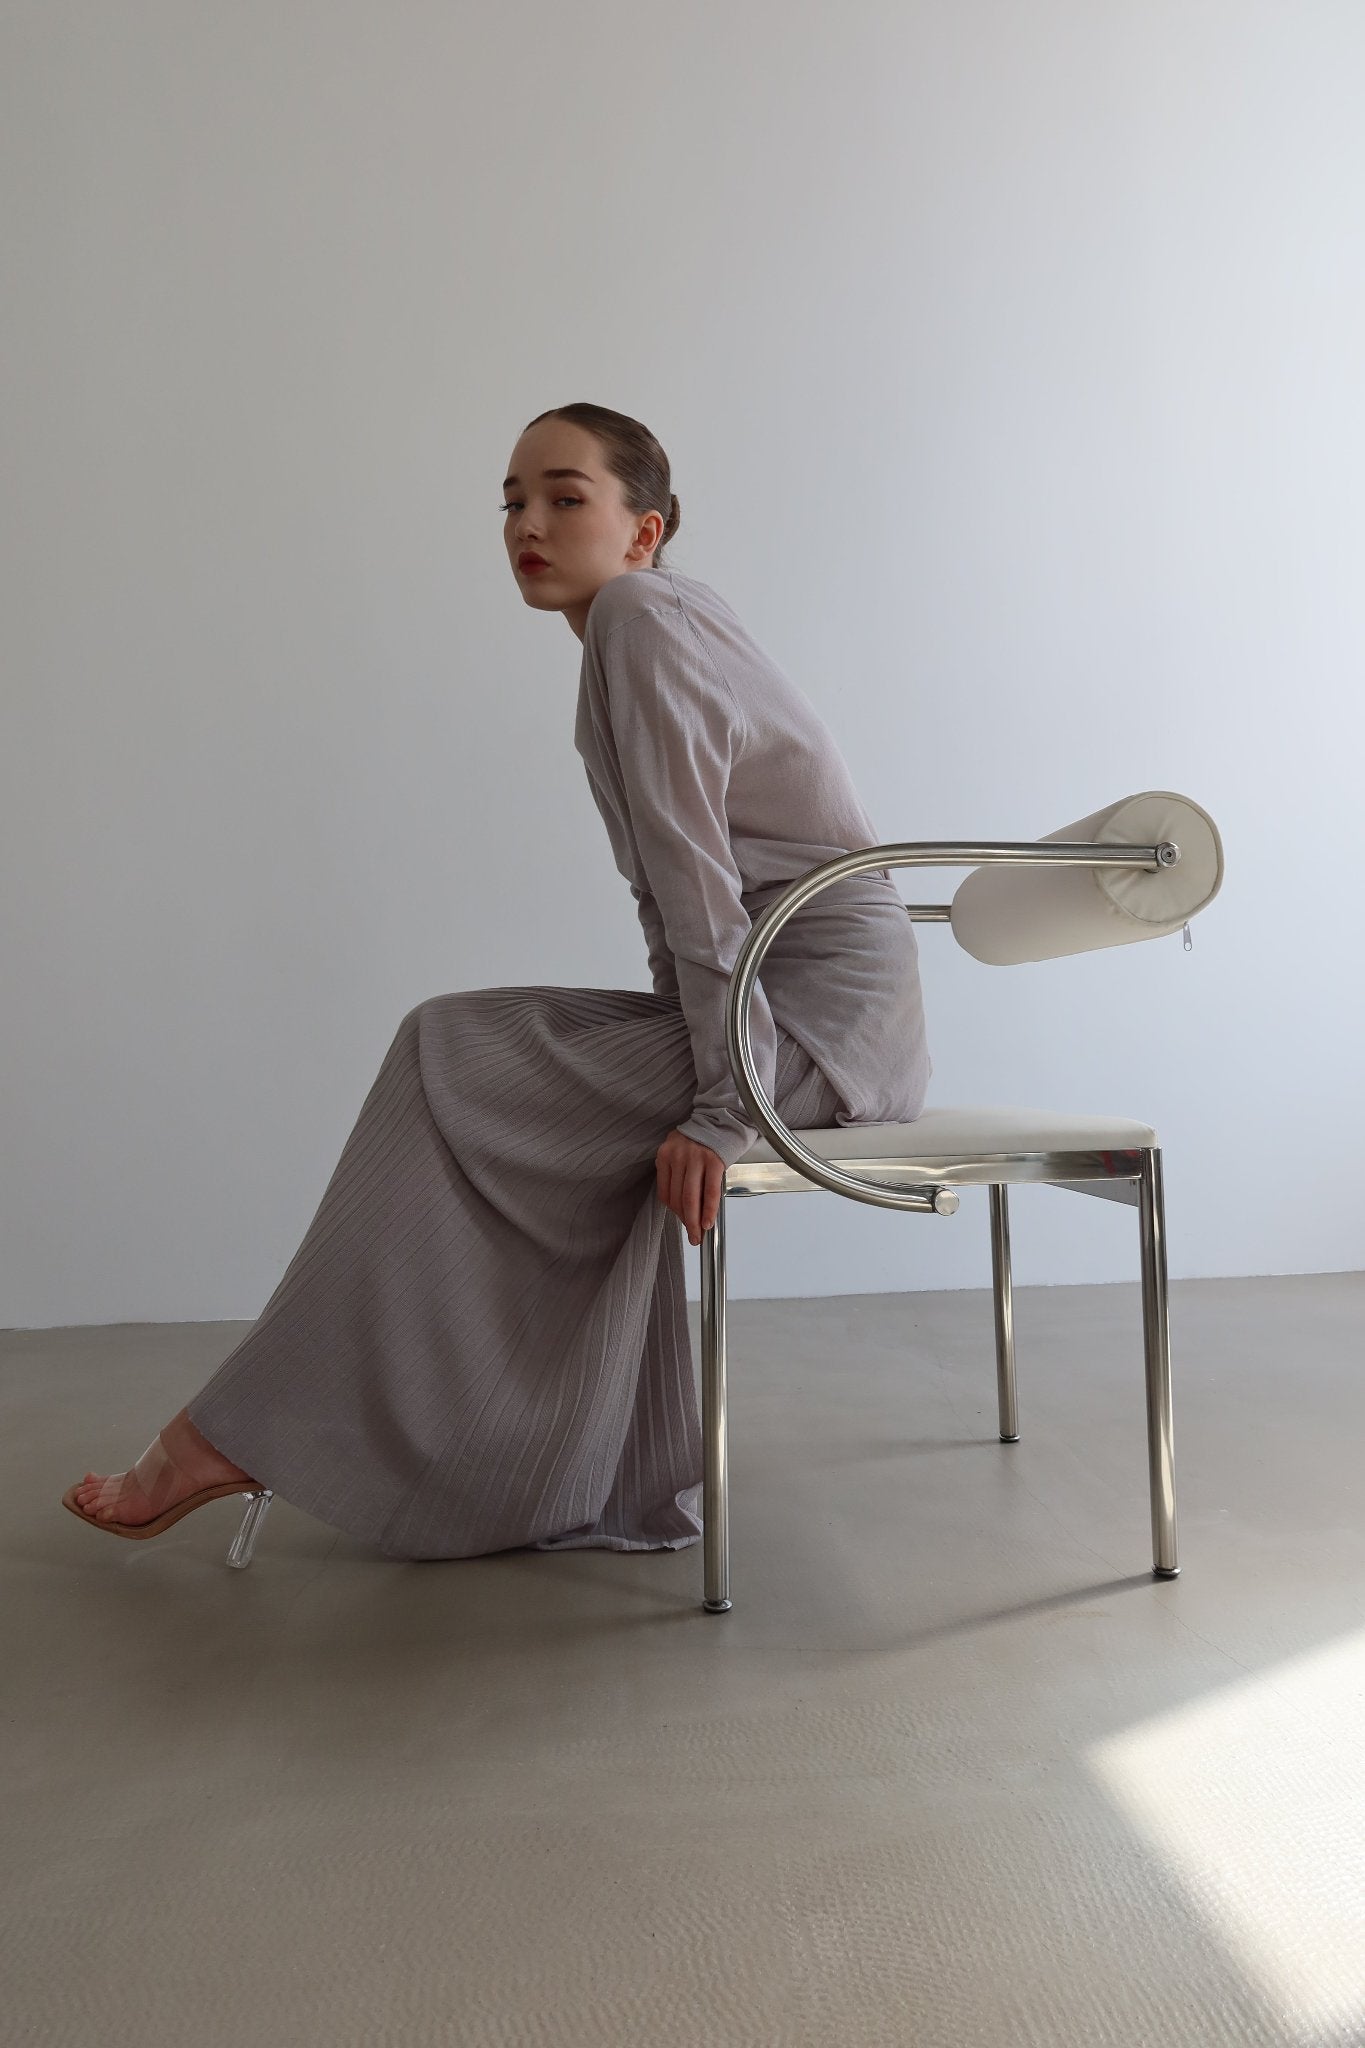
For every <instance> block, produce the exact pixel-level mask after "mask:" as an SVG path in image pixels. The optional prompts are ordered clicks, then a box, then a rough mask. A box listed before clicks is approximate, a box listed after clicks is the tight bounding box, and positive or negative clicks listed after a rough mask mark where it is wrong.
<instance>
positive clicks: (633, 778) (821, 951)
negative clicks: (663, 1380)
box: [574, 569, 930, 1166]
mask: <svg viewBox="0 0 1365 2048" xmlns="http://www.w3.org/2000/svg"><path fill="white" fill-rule="evenodd" d="M574 745H575V747H576V748H577V750H578V752H579V753H580V754H581V755H582V757H583V762H584V766H585V767H586V769H587V772H588V783H589V786H590V788H591V790H592V794H593V796H594V798H595V799H596V802H597V807H598V809H599V810H600V811H601V813H602V817H603V819H604V821H605V823H606V827H607V833H608V836H609V838H610V840H611V846H612V851H613V853H614V855H615V858H616V865H617V867H618V868H619V869H620V871H621V873H622V874H623V875H624V876H625V878H626V880H627V881H628V882H629V884H630V888H631V894H632V895H633V896H634V898H635V900H636V905H637V908H638V911H639V917H640V923H641V926H642V928H643V930H644V934H645V939H646V942H647V945H648V950H649V968H650V974H651V978H652V980H653V985H654V991H655V993H656V994H659V995H663V994H670V995H671V994H676V995H677V996H678V998H679V1000H680V1002H681V1005H682V1010H683V1014H684V1017H685V1019H686V1022H687V1028H688V1034H689V1037H690V1039H691V1041H692V1051H693V1056H694V1060H695V1064H696V1069H697V1094H696V1098H695V1100H694V1103H693V1106H692V1112H691V1115H690V1116H689V1117H688V1119H687V1121H686V1122H685V1123H682V1124H680V1125H679V1126H678V1129H679V1130H681V1131H682V1132H683V1134H684V1135H685V1136H687V1137H689V1138H695V1139H697V1140H698V1142H699V1143H701V1144H703V1145H708V1146H710V1147H711V1149H712V1150H713V1151H714V1152H717V1153H718V1154H719V1155H720V1157H721V1158H722V1159H723V1160H724V1161H725V1163H726V1165H727V1166H729V1165H733V1164H734V1162H735V1161H736V1160H737V1159H739V1158H741V1157H742V1156H743V1154H744V1153H745V1152H747V1151H748V1149H749V1147H750V1146H751V1145H752V1144H753V1143H754V1141H755V1139H756V1138H757V1137H758V1131H757V1129H756V1127H755V1126H754V1125H753V1124H752V1123H751V1122H750V1121H749V1120H748V1111H747V1110H746V1109H745V1107H744V1104H743V1101H742V1099H741V1097H740V1094H739V1090H738V1088H737V1087H736V1085H735V1080H734V1075H733V1073H732V1071H731V1068H730V1059H729V1054H728V1052H727V1050H726V1044H725V1003H726V998H727V995H728V993H729V983H730V976H731V973H732V970H733V968H734V964H735V961H736V959H737V958H738V956H739V950H740V947H741V946H742V944H743V943H744V940H745V939H746V938H747V936H748V934H749V930H750V927H751V924H752V921H753V919H754V918H755V917H756V916H757V914H758V912H759V911H760V910H761V909H762V908H763V907H764V906H765V905H766V904H767V903H770V902H771V901H772V899H773V898H774V897H775V896H778V895H780V894H781V893H782V891H783V889H784V888H786V887H787V886H788V884H789V883H791V882H792V881H794V880H795V879H796V877H797V876H798V875H802V874H805V873H807V872H808V871H809V870H810V869H811V868H814V867H818V866H820V865H821V864H822V863H824V862H825V861H830V860H835V859H837V857H838V856H839V855H840V854H841V853H851V852H852V851H853V850H854V849H855V848H858V847H864V846H877V845H884V844H886V843H887V841H886V840H883V839H881V838H879V836H878V834H877V832H876V830H875V828H874V826H873V824H872V821H871V819H870V818H869V817H868V815H867V813H866V811H865V810H864V809H863V807H862V804H861V803H860V802H859V800H858V796H857V792H856V791H855V789H854V786H853V781H852V777H851V776H850V774H849V771H848V767H847V765H846V764H845V762H844V759H843V756H842V755H841V754H840V752H839V749H838V747H837V746H836V744H835V741H834V739H833V736H832V735H831V733H830V731H829V729H828V727H827V726H826V725H825V724H824V723H823V721H822V720H821V719H820V717H819V716H818V715H817V713H816V711H815V709H814V707H813V706H812V705H811V704H810V702H809V701H808V700H807V698H806V697H805V696H804V695H803V694H802V693H801V692H800V691H799V690H798V689H797V688H796V686H795V685H794V684H793V683H791V682H790V681H789V680H788V679H787V677H786V676H785V675H784V674H783V672H782V670H781V669H780V668H779V667H778V666H777V664H776V663H775V662H773V661H772V660H771V659H770V658H769V657H768V656H767V655H766V654H764V652H763V651H762V649H761V648H760V647H758V646H757V645H756V644H755V642H754V641H753V640H752V639H751V638H750V636H749V634H748V633H747V632H746V631H745V629H744V627H743V625H742V624H741V623H740V620H739V619H738V618H737V617H736V615H735V613H734V612H733V611H732V610H731V609H730V607H729V605H727V604H726V603H725V601H724V599H723V598H721V597H719V596H718V595H717V593H716V592H715V591H714V590H712V589H711V587H710V586H709V584H706V583H701V582H698V581H697V580H696V579H695V578H694V577H691V576H683V575H680V574H679V573H678V572H677V571H676V570H673V569H638V570H628V571H625V572H624V573H623V574H621V575H620V576H615V577H613V578H612V580H611V581H610V582H609V583H604V584H603V585H602V587H601V589H600V590H599V591H598V592H597V594H596V596H595V597H594V599H593V601H592V604H591V606H590V608H589V611H588V619H587V625H586V627H585V629H584V638H583V665H582V670H581V673H580V678H579V692H578V713H577V722H576V726H575V732H574ZM894 836H897V837H902V838H903V837H905V836H906V835H905V834H904V833H903V832H902V833H900V834H897V835H894ZM892 872H893V871H892V870H890V869H887V868H874V869H872V870H871V871H870V872H869V873H867V874H863V875H854V876H845V877H844V878H843V879H842V880H840V881H838V882H835V883H834V884H833V885H832V886H831V887H829V888H827V889H824V890H823V891H822V892H821V893H820V894H819V895H818V896H817V897H815V898H814V900H813V901H812V902H810V903H807V904H805V905H804V906H803V907H802V909H800V910H799V911H797V913H796V915H795V916H794V917H792V918H790V919H789V920H788V922H787V924H786V925H785V926H784V927H783V929H782V931H781V932H779V934H778V936H777V938H776V939H775V940H774V941H773V944H772V946H771V947H770V949H769V950H768V952H767V953H766V954H765V956H764V960H763V965H762V968H761V969H760V971H759V978H758V982H757V983H756V985H755V988H754V993H753V1003H752V1006H751V1009H750V1025H751V1029H750V1035H751V1042H752V1045H753V1051H754V1059H755V1063H756V1065H757V1068H758V1073H759V1077H760V1079H761V1080H762V1082H763V1088H764V1092H765V1094H766V1095H767V1096H768V1099H769V1100H770V1101H771V1100H773V1077H774V1070H775V1065H776V1056H777V1037H776V1030H775V1024H780V1025H781V1027H782V1029H783V1030H784V1031H786V1032H788V1033H789V1034H790V1035H791V1036H792V1037H793V1038H795V1039H796V1040H797V1041H798V1042H799V1043H800V1044H801V1045H803V1046H804V1047H805V1049H806V1051H807V1052H808V1053H809V1054H810V1055H811V1058H812V1059H813V1060H814V1061H815V1063H816V1065H817V1066H818V1067H819V1068H820V1069H821V1071H822V1072H823V1073H824V1074H825V1075H826V1076H827V1077H828V1079H829V1080H830V1081H832V1082H833V1083H834V1086H835V1087H836V1088H837V1089H838V1091H839V1094H840V1097H841V1099H842V1101H843V1103H844V1105H845V1107H844V1109H841V1110H839V1111H838V1112H836V1115H837V1120H838V1121H839V1122H840V1123H902V1122H908V1121H910V1120H911V1119H912V1118H913V1117H916V1116H918V1115H919V1113H920V1111H921V1109H922V1108H923V1106H924V1095H925V1089H926V1087H927V1085H928V1079H929V1073H930V1062H929V1057H928V1052H927V1050H926V1046H925V1034H924V1011H923V1004H922V1000H921V995H920V980H919V955H918V949H917V947H916V943H915V929H914V926H913V925H912V924H911V922H910V919H909V917H908V916H907V915H906V910H905V905H904V903H903V901H902V899H901V897H900V894H899V892H898V891H897V889H896V887H895V884H894V883H893V881H892V878H891V877H892Z"/></svg>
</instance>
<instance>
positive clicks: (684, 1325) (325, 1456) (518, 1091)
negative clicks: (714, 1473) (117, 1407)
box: [187, 986, 840, 1558]
mask: <svg viewBox="0 0 1365 2048" xmlns="http://www.w3.org/2000/svg"><path fill="white" fill-rule="evenodd" d="M696 1086H697V1081H696V1071H695V1068H694V1065H693V1059H692V1049H691V1043H690V1040H689V1037H688V1032H687V1026H686V1023H685V1020H684V1017H683V1013H682V1009H681V1006H680V1004H679V1002H678V999H677V998H676V997H675V996H661V995H652V994H648V993H646V992H644V991H638V990H633V989H594V988H553V987H541V986H530V987H514V988H493V989H473V990H466V991H460V992H456V993H454V994H449V995H438V996H433V997H431V998H429V999H428V1000H427V1001H425V1002H423V1003H419V1004H418V1006H417V1007H416V1008H415V1009H413V1010H410V1011H409V1012H408V1014H407V1016H406V1017H404V1019H403V1021H402V1023H401V1024H400V1025H399V1027H398V1031H397V1034H396V1036H395V1037H394V1040H393V1043H392V1045H391V1046H390V1047H389V1050H388V1052H387V1053H386V1054H385V1056H384V1060H383V1063H382V1065H381V1066H380V1069H379V1072H378V1074H377V1075H376V1076H375V1080H374V1083H373V1085H372V1087H371V1089H370V1092H369V1094H368V1095H367V1096H366V1098H365V1101H364V1104H363V1105H362V1107H361V1110H360V1114H359V1117H358V1118H357V1120H356V1124H355V1127H354V1129H353V1130H352V1132H351V1134H350V1137H349V1138H348V1139H347V1141H346V1144H345V1147H344V1149H343V1151H342V1154H341V1157H340V1159H339V1160H338V1162H337V1166H336V1169H335V1171H334V1172H333V1174H332V1178H331V1180H330V1181H329V1183H328V1185H327V1189H326V1191H325V1193H324V1195H323V1197H322V1200H321V1202H320V1204H319V1206H318V1209H317V1213H316V1214H315V1215H314V1217H313V1220H312V1222H311V1223H310V1224H309V1226H308V1230H307V1233H306V1235H305V1237H304V1239H303V1242H302V1243H301V1244H300V1246H299V1248H298V1250H297V1252H296V1253H295V1255H294V1257H293V1259H292V1260H291V1261H290V1264H289V1266H288V1268H287V1269H286V1271H285V1273H284V1275H283V1277H282V1279H281V1280H280V1283H279V1285H278V1286H277V1287H276V1289H275V1291H274V1293H273V1294H272V1295H271V1297H270V1299H269V1301H268V1302H267V1303H266V1305H265V1307H264V1309H263V1310H262V1311H261V1314H260V1315H259V1317H258V1318H257V1320H256V1322H255V1323H254V1324H253V1325H252V1327H251V1329H250V1330H249V1331H248V1332H247V1334H246V1336H245V1337H243V1338H242V1340H241V1342H240V1343H239V1344H238V1345H237V1346H236V1347H235V1349H234V1350H233V1351H231V1352H230V1353H229V1355H228V1356H227V1358H225V1359H224V1360H223V1363H222V1364H221V1365H220V1366H219V1367H218V1369H217V1371H216V1372H215V1373H214V1374H213V1376H212V1378H211V1379H210V1380H209V1381H208V1382H207V1383H206V1385H205V1386H204V1387H202V1388H201V1389H200V1391H199V1392H198V1393H197V1394H196V1395H195V1396H194V1397H193V1399H191V1400H190V1401H189V1402H188V1403H187V1408H188V1413H189V1417H190V1420H191V1421H192V1422H193V1423H194V1424H195V1426H196V1427H197V1428H198V1429H200V1430H201V1431H202V1432H203V1434H204V1435H205V1436H206V1437H207V1438H208V1439H209V1441H210V1442H211V1443H213V1444H215V1445H216V1446H217V1447H218V1449H219V1450H221V1451H223V1452H224V1453H225V1454H226V1455H227V1456H228V1457H229V1458H231V1459H233V1460H234V1461H235V1462H236V1463H237V1464H239V1465H241V1466H242V1467H244V1469H245V1470H246V1471H247V1472H249V1473H250V1474H251V1475H252V1477H253V1478H255V1479H256V1480H258V1481H259V1482H260V1483H261V1484H262V1485H263V1486H268V1487H270V1488H272V1489H273V1490H274V1491H275V1492H276V1493H278V1494H279V1495H280V1497H281V1499H283V1500H287V1501H290V1502H292V1503H293V1504H294V1505H295V1506H297V1507H300V1508H303V1509H304V1510H305V1511H306V1512H307V1513H309V1514H311V1515H315V1516H317V1517H318V1518H319V1519H320V1520H322V1521H324V1522H328V1523H330V1524H332V1525H333V1526H334V1527H335V1528H338V1529H342V1530H345V1531H346V1532H347V1533H348V1534H350V1535H352V1536H355V1537H357V1538H360V1539H361V1540H363V1541H365V1542H369V1543H373V1544H374V1545H376V1546H377V1548H378V1549H379V1550H380V1552H381V1553H382V1554H383V1555H384V1556H387V1557H393V1558H454V1557H477V1556H481V1555H483V1554H485V1553H487V1552H490V1551H496V1550H507V1549H516V1548H522V1547H529V1548H531V1549H535V1550H574V1549H587V1548H600V1549H608V1550H658V1549H669V1550H678V1549H682V1548H684V1547H685V1546H686V1545H688V1544H691V1543H695V1542H696V1541H697V1540H698V1538H699V1537H700V1535H701V1533H702V1523H701V1515H700V1491H701V1479H702V1445H701V1417H700V1410H699V1405H698V1398H697V1381H696V1374H695V1368H694V1361H693V1356H692V1341H691V1331H690V1326H689V1322H688V1317H687V1296H686V1289H685V1285H684V1269H683V1250H684V1245H685V1242H686V1240H685V1234H684V1231H683V1227H682V1225H681V1223H680V1222H679V1221H678V1219H677V1217H676V1216H674V1215H673V1213H672V1212H671V1211H670V1210H669V1209H667V1208H666V1207H665V1206H664V1204H663V1203H662V1202H661V1201H660V1199H659V1196H658V1185H657V1172H656V1166H655V1154H656V1153H657V1151H658V1148H659V1146H660V1145H661V1144H662V1143H663V1141H664V1139H665V1138H666V1137H667V1135H668V1133H669V1131H670V1130H672V1129H673V1128H674V1127H675V1125H676V1124H677V1123H678V1122H679V1121H680V1120H681V1119H683V1118H685V1117H686V1116H687V1114H688V1112H689V1109H690V1107H691V1103H692V1100H693V1096H694V1094H695V1090H696ZM774 1103H775V1106H776V1108H777V1110H778V1112H779V1114H780V1115H781V1116H782V1117H783V1119H784V1120H785V1121H786V1122H787V1123H788V1124H790V1125H791V1126H792V1127H793V1128H794V1129H799V1128H806V1129H812V1128H815V1129H819V1128H824V1127H827V1126H829V1125H831V1124H833V1123H834V1122H835V1111H836V1109H837V1108H839V1107H840V1097H839V1094H838V1092H837V1090H836V1089H835V1088H834V1086H833V1084H832V1083H831V1082H830V1081H828V1080H827V1079H826V1077H825V1075H824V1074H823V1072H822V1071H821V1070H820V1069H819V1068H818V1067H817V1066H816V1065H815V1063H814V1062H813V1060H812V1059H811V1056H810V1054H809V1053H808V1052H806V1051H805V1049H804V1048H803V1047H802V1046H800V1045H799V1044H798V1043H797V1042H796V1041H795V1040H794V1039H793V1038H791V1037H790V1036H788V1035H787V1033H785V1032H782V1031H779V1034H778V1063H777V1073H776V1082H775V1087H774Z"/></svg>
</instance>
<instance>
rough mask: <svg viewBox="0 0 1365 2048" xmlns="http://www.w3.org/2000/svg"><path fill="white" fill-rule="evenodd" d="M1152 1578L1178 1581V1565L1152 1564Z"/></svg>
mask: <svg viewBox="0 0 1365 2048" xmlns="http://www.w3.org/2000/svg"><path fill="white" fill-rule="evenodd" d="M1152 1577H1153V1578H1154V1579H1178V1578H1179V1577H1180V1566H1179V1565H1178V1564H1154V1565H1153V1566H1152Z"/></svg>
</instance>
